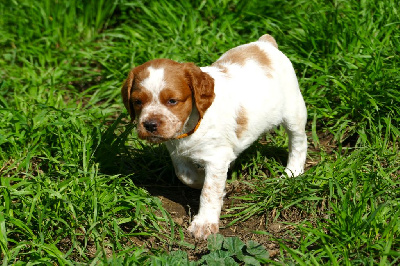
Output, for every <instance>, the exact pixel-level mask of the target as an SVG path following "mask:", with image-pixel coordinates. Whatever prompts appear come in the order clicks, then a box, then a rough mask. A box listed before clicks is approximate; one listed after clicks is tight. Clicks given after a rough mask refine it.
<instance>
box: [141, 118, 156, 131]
mask: <svg viewBox="0 0 400 266" xmlns="http://www.w3.org/2000/svg"><path fill="white" fill-rule="evenodd" d="M143 126H144V128H145V129H146V130H147V131H149V132H151V133H153V132H155V131H157V126H158V122H157V120H154V119H150V120H148V121H145V122H143Z"/></svg>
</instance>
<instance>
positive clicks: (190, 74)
mask: <svg viewBox="0 0 400 266" xmlns="http://www.w3.org/2000/svg"><path fill="white" fill-rule="evenodd" d="M183 65H184V69H185V77H186V80H187V83H188V84H189V87H190V89H191V90H192V93H193V98H194V103H195V105H196V108H197V110H198V111H199V115H200V117H203V116H204V113H205V112H206V110H207V109H208V108H209V107H210V106H211V104H212V102H213V101H214V98H215V94H214V79H213V78H212V77H211V76H210V75H208V74H207V73H205V72H203V71H201V69H200V68H199V67H197V66H196V65H195V64H193V63H185V64H183Z"/></svg>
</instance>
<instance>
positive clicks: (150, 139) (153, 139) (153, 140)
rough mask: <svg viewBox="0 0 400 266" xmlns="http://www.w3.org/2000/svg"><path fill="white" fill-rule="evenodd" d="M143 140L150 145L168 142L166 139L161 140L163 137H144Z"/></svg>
mask: <svg viewBox="0 0 400 266" xmlns="http://www.w3.org/2000/svg"><path fill="white" fill-rule="evenodd" d="M143 139H144V140H146V141H148V142H150V143H154V144H159V143H163V142H165V141H168V140H169V139H167V138H163V137H159V136H146V137H144V138H143Z"/></svg>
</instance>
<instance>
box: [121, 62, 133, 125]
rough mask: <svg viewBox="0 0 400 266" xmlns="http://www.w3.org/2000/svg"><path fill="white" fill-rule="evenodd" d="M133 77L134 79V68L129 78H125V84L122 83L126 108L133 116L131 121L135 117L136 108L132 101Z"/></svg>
mask: <svg viewBox="0 0 400 266" xmlns="http://www.w3.org/2000/svg"><path fill="white" fill-rule="evenodd" d="M133 79H134V74H133V69H132V70H131V71H130V72H129V75H128V78H127V79H126V80H125V82H124V85H122V88H121V94H122V100H123V102H124V105H125V107H126V109H127V110H128V113H129V115H130V116H131V121H133V120H134V119H135V110H134V109H133V105H132V103H131V101H130V98H131V90H132V84H133Z"/></svg>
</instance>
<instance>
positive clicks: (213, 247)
mask: <svg viewBox="0 0 400 266" xmlns="http://www.w3.org/2000/svg"><path fill="white" fill-rule="evenodd" d="M223 242H224V237H223V236H222V235H220V234H214V235H210V236H209V237H208V239H207V247H208V249H209V250H210V251H217V250H220V249H221V247H222V243H223Z"/></svg>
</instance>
